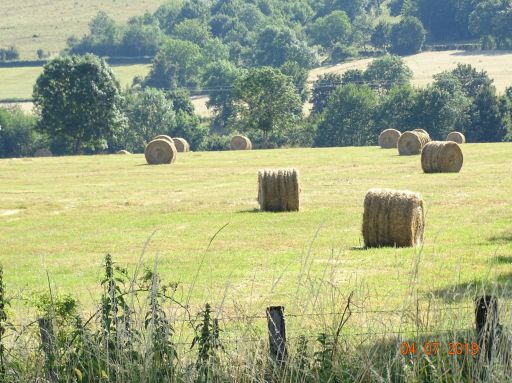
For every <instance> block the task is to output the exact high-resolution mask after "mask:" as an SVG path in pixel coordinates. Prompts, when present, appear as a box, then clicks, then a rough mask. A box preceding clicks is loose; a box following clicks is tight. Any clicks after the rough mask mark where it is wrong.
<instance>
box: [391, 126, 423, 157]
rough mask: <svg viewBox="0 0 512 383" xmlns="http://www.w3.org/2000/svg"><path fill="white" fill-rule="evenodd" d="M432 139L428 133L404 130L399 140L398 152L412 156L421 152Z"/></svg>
mask: <svg viewBox="0 0 512 383" xmlns="http://www.w3.org/2000/svg"><path fill="white" fill-rule="evenodd" d="M429 141H430V136H429V135H428V134H425V133H422V132H417V131H412V132H404V133H403V134H402V135H401V136H400V139H399V140H398V153H400V155H401V156H412V155H416V154H420V153H421V149H422V148H423V146H425V145H426V144H427V143H428V142H429Z"/></svg>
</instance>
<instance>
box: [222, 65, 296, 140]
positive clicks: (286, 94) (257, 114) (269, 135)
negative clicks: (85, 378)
mask: <svg viewBox="0 0 512 383" xmlns="http://www.w3.org/2000/svg"><path fill="white" fill-rule="evenodd" d="M234 99H235V103H236V104H235V105H236V111H237V113H236V115H235V116H236V118H234V119H233V120H232V121H231V124H232V126H233V128H234V130H242V129H243V130H242V132H250V133H252V134H256V135H261V140H262V145H263V146H264V147H266V146H268V145H269V144H271V141H274V143H275V142H276V140H279V137H280V136H282V135H285V134H286V132H287V131H289V130H291V129H293V128H294V127H295V126H296V124H298V123H299V122H300V120H301V119H302V102H301V100H300V96H299V94H298V92H297V89H296V88H295V86H294V84H293V82H292V79H291V78H290V77H288V76H286V75H284V74H283V73H281V72H280V71H279V69H276V68H271V67H262V68H254V69H250V70H249V72H248V73H247V74H246V75H245V76H244V77H243V78H242V79H241V80H239V81H238V83H237V85H236V91H235V96H234ZM250 136H251V138H253V135H250Z"/></svg>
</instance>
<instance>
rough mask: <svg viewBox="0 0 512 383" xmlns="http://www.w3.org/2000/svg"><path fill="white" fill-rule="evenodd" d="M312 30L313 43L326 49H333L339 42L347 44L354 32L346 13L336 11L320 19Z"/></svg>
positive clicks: (312, 26) (313, 25)
mask: <svg viewBox="0 0 512 383" xmlns="http://www.w3.org/2000/svg"><path fill="white" fill-rule="evenodd" d="M310 29H311V32H310V35H311V37H312V38H313V41H314V42H315V43H317V44H320V45H321V46H323V47H324V48H332V47H333V46H334V44H336V43H338V42H347V41H348V39H349V37H350V34H351V32H352V27H351V24H350V19H349V18H348V16H347V14H346V13H345V12H344V11H334V12H332V13H330V14H328V15H327V16H325V17H319V18H318V19H316V20H315V22H314V23H313V24H312V25H311V28H310Z"/></svg>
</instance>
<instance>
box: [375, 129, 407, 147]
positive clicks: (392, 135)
mask: <svg viewBox="0 0 512 383" xmlns="http://www.w3.org/2000/svg"><path fill="white" fill-rule="evenodd" d="M401 135H402V133H401V132H400V131H399V130H396V129H386V130H384V131H382V133H381V134H380V135H379V146H380V147H381V148H382V149H396V147H397V145H398V140H399V139H400V136H401Z"/></svg>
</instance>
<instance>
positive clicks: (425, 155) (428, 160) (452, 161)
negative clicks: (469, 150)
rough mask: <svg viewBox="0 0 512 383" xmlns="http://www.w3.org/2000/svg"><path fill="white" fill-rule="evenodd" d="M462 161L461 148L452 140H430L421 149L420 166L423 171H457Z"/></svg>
mask: <svg viewBox="0 0 512 383" xmlns="http://www.w3.org/2000/svg"><path fill="white" fill-rule="evenodd" d="M463 163H464V155H463V154H462V150H461V149H460V147H459V145H458V144H457V143H456V142H453V141H432V142H429V143H428V144H426V145H425V146H424V147H423V150H422V151H421V167H422V168H423V171H424V172H425V173H458V172H459V171H460V169H461V168H462V164H463Z"/></svg>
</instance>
